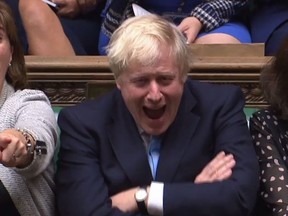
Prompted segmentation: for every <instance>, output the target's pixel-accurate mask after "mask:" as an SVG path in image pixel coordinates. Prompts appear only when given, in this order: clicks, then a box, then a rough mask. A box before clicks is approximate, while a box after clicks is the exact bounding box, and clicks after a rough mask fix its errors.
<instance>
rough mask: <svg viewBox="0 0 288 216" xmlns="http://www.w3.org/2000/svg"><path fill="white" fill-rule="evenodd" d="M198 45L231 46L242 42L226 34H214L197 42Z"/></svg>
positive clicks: (200, 38) (202, 37) (207, 35)
mask: <svg viewBox="0 0 288 216" xmlns="http://www.w3.org/2000/svg"><path fill="white" fill-rule="evenodd" d="M195 43H197V44H231V43H233V44H234V43H240V41H239V40H238V39H237V38H235V37H233V36H231V35H229V34H224V33H213V34H206V35H204V36H201V37H199V38H197V39H196V40H195Z"/></svg>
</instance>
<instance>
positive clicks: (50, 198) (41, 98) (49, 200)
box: [0, 1, 57, 216]
mask: <svg viewBox="0 0 288 216" xmlns="http://www.w3.org/2000/svg"><path fill="white" fill-rule="evenodd" d="M0 38H1V40H0V56H1V58H0V62H1V63H0V65H1V66H0V76H1V78H0V89H1V93H0V209H1V210H0V211H1V213H0V214H1V215H9V216H16V215H17V216H19V215H54V214H55V207H54V206H55V204H54V164H53V160H52V158H53V155H54V149H55V145H56V139H57V124H56V119H55V116H54V113H53V110H52V109H51V106H50V103H49V101H48V98H47V97H46V96H45V94H44V93H43V92H42V91H38V90H31V89H25V88H26V87H27V80H26V68H25V62H24V55H23V52H22V47H21V43H20V41H19V38H18V35H17V31H16V25H15V22H14V20H13V17H12V12H11V10H10V8H9V7H8V6H7V5H6V4H5V2H4V1H0Z"/></svg>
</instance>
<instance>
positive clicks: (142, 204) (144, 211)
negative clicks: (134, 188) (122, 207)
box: [136, 186, 148, 215]
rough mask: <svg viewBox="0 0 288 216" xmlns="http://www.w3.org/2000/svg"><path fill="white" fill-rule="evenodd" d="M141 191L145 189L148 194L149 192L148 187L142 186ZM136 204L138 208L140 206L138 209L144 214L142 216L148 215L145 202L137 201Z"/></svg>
mask: <svg viewBox="0 0 288 216" xmlns="http://www.w3.org/2000/svg"><path fill="white" fill-rule="evenodd" d="M140 189H142V190H143V189H144V190H145V191H146V192H147V186H141V187H140V188H139V190H140ZM136 203H137V206H138V209H139V211H140V212H141V213H142V214H144V215H148V210H147V207H146V204H145V200H143V201H137V200H136Z"/></svg>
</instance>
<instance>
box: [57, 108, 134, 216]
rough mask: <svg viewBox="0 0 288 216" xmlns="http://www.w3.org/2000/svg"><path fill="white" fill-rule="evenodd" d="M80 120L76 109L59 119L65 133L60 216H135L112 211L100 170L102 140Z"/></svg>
mask: <svg viewBox="0 0 288 216" xmlns="http://www.w3.org/2000/svg"><path fill="white" fill-rule="evenodd" d="M70 111H71V112H70ZM79 118H80V117H79V115H77V112H76V111H75V110H74V109H72V110H70V109H64V110H62V111H61V112H60V114H59V118H58V123H59V127H60V130H61V135H60V143H61V145H60V152H59V161H58V170H57V173H56V201H57V211H58V213H59V215H65V216H66V215H69V216H79V215H83V216H86V215H102V216H105V215H107V216H108V215H109V216H124V215H133V214H128V213H127V214H126V213H124V212H121V211H120V210H119V209H118V208H112V202H111V199H110V197H109V191H108V187H107V182H106V181H105V179H104V176H103V174H102V171H101V167H100V159H99V157H100V155H99V146H98V145H97V142H99V139H98V138H97V135H96V134H92V133H90V132H89V130H88V129H87V128H86V127H85V126H84V123H83V121H81V120H80V119H79ZM134 216H135V214H134Z"/></svg>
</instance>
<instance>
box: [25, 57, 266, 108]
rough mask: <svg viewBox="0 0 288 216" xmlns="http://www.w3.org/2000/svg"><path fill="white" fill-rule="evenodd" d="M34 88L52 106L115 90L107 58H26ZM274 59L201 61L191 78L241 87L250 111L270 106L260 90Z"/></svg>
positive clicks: (196, 62)
mask: <svg viewBox="0 0 288 216" xmlns="http://www.w3.org/2000/svg"><path fill="white" fill-rule="evenodd" d="M25 59H26V64H27V68H28V70H29V72H28V78H29V80H30V84H31V87H32V88H37V89H41V90H43V91H44V92H45V93H46V94H47V95H48V97H49V99H50V100H51V102H52V104H54V105H60V106H69V105H73V104H77V103H80V102H82V101H83V100H86V99H88V98H96V97H98V96H100V95H102V94H105V93H106V92H107V91H109V90H110V89H111V88H113V87H114V86H115V82H114V76H113V74H112V73H111V71H110V69H109V64H108V59H107V57H104V56H75V57H41V56H26V57H25ZM270 59H271V57H264V56H258V57H257V56H256V57H241V58H239V57H224V56H222V57H198V58H195V59H193V60H191V62H192V63H191V71H190V73H189V77H191V78H193V79H196V80H200V81H203V82H211V83H219V84H235V85H238V86H240V87H241V89H242V91H243V93H244V94H245V97H246V104H247V106H248V107H263V106H266V105H267V103H266V102H265V100H264V99H263V97H262V94H261V90H260V87H259V81H258V80H259V73H260V70H261V69H262V67H263V65H264V64H266V63H267V62H268V61H269V60H270Z"/></svg>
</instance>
